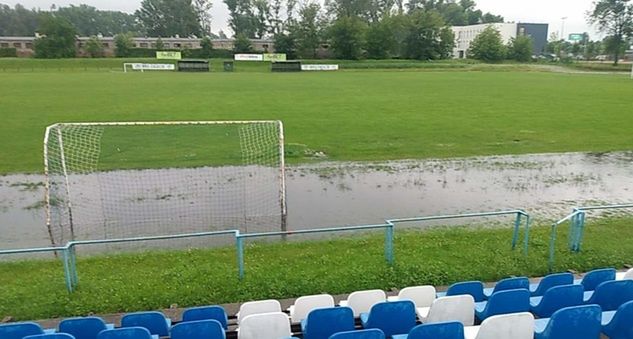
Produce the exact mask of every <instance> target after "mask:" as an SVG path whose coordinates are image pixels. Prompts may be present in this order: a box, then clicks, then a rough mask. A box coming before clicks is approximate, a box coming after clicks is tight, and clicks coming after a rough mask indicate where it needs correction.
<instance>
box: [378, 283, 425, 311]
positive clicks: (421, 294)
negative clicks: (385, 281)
mask: <svg viewBox="0 0 633 339" xmlns="http://www.w3.org/2000/svg"><path fill="white" fill-rule="evenodd" d="M435 293H436V291H435V287H434V286H428V285H427V286H413V287H406V288H403V289H401V290H400V292H399V293H398V295H397V296H394V297H389V298H387V301H399V300H411V301H413V303H414V304H415V307H429V306H431V304H432V303H433V301H434V300H435Z"/></svg>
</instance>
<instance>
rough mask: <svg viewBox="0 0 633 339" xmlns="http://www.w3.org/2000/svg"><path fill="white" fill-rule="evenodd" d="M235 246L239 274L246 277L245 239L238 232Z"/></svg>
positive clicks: (240, 277) (239, 276)
mask: <svg viewBox="0 0 633 339" xmlns="http://www.w3.org/2000/svg"><path fill="white" fill-rule="evenodd" d="M235 247H236V249H237V276H238V278H239V279H240V280H242V279H244V239H243V238H242V236H241V235H240V234H239V233H238V234H236V235H235Z"/></svg>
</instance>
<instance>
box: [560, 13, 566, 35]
mask: <svg viewBox="0 0 633 339" xmlns="http://www.w3.org/2000/svg"><path fill="white" fill-rule="evenodd" d="M560 19H561V20H562V21H563V23H562V25H561V28H560V39H561V40H566V39H565V20H567V17H566V16H564V17H562V18H560Z"/></svg>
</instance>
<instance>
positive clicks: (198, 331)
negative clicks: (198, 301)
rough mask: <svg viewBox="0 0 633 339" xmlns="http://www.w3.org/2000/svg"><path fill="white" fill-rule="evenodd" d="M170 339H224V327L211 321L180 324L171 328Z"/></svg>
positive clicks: (217, 322)
mask: <svg viewBox="0 0 633 339" xmlns="http://www.w3.org/2000/svg"><path fill="white" fill-rule="evenodd" d="M170 338H171V339H225V338H226V335H225V333H224V327H222V324H220V322H219V321H217V320H213V319H207V320H195V321H188V322H182V323H180V324H177V325H175V326H174V327H172V328H171V334H170Z"/></svg>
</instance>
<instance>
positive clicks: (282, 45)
mask: <svg viewBox="0 0 633 339" xmlns="http://www.w3.org/2000/svg"><path fill="white" fill-rule="evenodd" d="M293 32H294V30H291V31H290V32H289V33H284V32H281V33H278V34H276V35H275V38H274V41H275V53H285V54H286V57H287V58H288V59H296V58H297V39H296V37H295V34H294V33H293Z"/></svg>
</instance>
